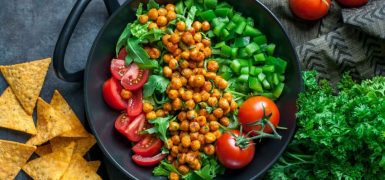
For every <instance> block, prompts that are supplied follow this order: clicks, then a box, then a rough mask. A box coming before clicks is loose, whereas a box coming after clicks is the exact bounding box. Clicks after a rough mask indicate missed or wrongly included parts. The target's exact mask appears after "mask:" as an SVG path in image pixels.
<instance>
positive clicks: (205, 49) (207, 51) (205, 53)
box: [203, 47, 212, 58]
mask: <svg viewBox="0 0 385 180" xmlns="http://www.w3.org/2000/svg"><path fill="white" fill-rule="evenodd" d="M203 54H204V55H205V57H206V58H208V57H210V56H211V54H212V51H211V48H210V47H205V48H204V49H203Z"/></svg>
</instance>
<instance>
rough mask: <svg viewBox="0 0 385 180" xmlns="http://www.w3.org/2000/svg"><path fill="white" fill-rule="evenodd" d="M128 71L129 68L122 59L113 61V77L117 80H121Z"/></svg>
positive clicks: (111, 67) (111, 68)
mask: <svg viewBox="0 0 385 180" xmlns="http://www.w3.org/2000/svg"><path fill="white" fill-rule="evenodd" d="M127 70H128V66H127V65H126V61H124V60H121V59H113V60H112V61H111V66H110V71H111V74H112V77H114V78H115V79H118V80H121V79H122V77H123V75H124V74H126V72H127Z"/></svg>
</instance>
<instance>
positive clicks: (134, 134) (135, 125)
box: [124, 114, 146, 142]
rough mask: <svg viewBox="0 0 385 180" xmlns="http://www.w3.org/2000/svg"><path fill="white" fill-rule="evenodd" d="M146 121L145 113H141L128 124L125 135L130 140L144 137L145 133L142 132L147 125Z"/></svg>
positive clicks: (135, 140)
mask: <svg viewBox="0 0 385 180" xmlns="http://www.w3.org/2000/svg"><path fill="white" fill-rule="evenodd" d="M145 121H146V120H145V119H144V114H140V115H139V116H137V117H136V118H135V119H134V120H133V121H132V122H131V123H130V124H129V125H128V126H127V129H126V130H125V131H124V135H125V136H126V137H127V139H128V140H130V141H132V142H138V141H140V140H141V139H142V137H143V135H141V134H140V132H141V131H142V130H143V129H144V127H145Z"/></svg>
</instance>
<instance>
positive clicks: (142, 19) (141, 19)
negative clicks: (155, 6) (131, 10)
mask: <svg viewBox="0 0 385 180" xmlns="http://www.w3.org/2000/svg"><path fill="white" fill-rule="evenodd" d="M139 22H140V23H141V24H146V23H147V22H148V16H147V15H145V14H143V15H140V16H139Z"/></svg>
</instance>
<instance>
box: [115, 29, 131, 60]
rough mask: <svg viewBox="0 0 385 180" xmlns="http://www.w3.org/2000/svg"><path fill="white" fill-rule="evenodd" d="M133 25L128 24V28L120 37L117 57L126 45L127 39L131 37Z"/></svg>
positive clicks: (117, 44) (116, 51)
mask: <svg viewBox="0 0 385 180" xmlns="http://www.w3.org/2000/svg"><path fill="white" fill-rule="evenodd" d="M130 29H131V23H128V24H127V26H126V27H125V28H124V30H123V32H122V34H121V35H120V36H119V39H118V42H117V43H116V48H115V53H116V55H118V54H119V51H120V49H121V48H122V47H123V46H125V45H126V43H127V38H129V37H130V35H131V31H130Z"/></svg>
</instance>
